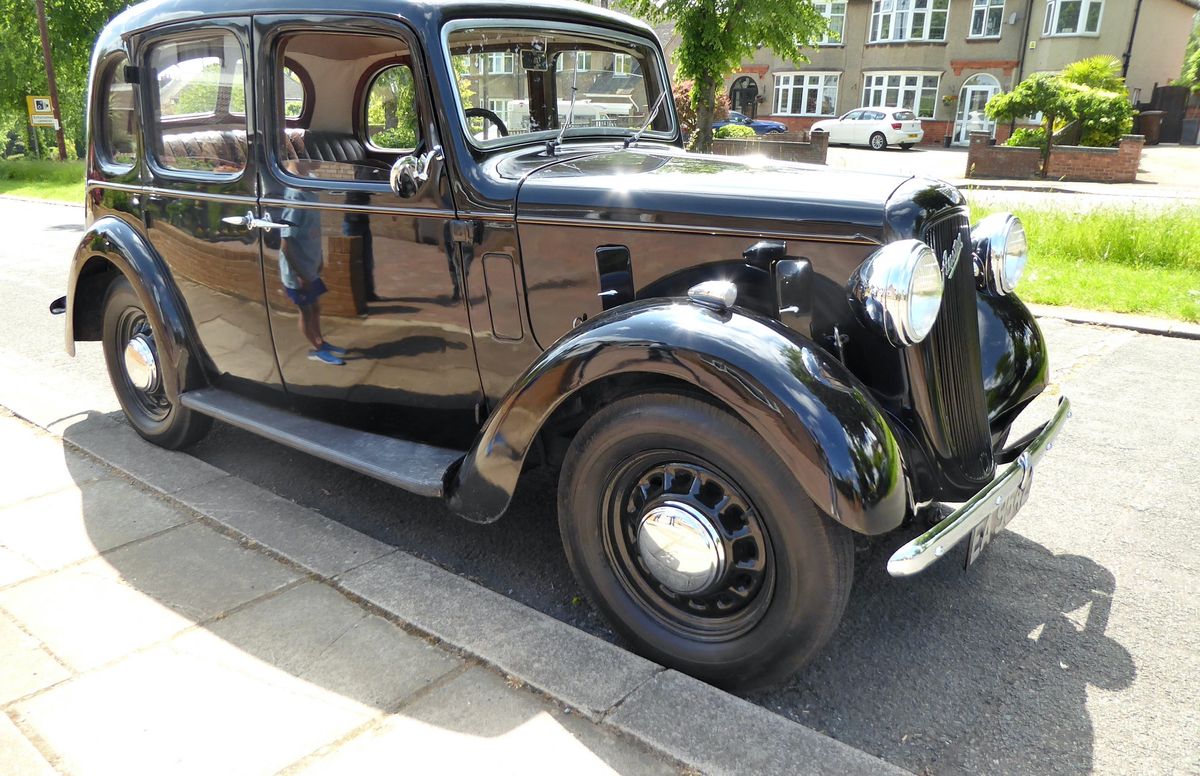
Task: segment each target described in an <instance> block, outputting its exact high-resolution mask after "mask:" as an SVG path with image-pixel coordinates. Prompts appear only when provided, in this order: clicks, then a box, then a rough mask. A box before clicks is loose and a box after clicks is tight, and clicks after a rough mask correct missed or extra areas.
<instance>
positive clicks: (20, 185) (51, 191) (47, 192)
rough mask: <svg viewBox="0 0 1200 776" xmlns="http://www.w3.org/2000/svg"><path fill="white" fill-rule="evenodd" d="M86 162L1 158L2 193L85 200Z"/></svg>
mask: <svg viewBox="0 0 1200 776" xmlns="http://www.w3.org/2000/svg"><path fill="white" fill-rule="evenodd" d="M83 166H84V165H83V162H81V161H76V162H50V161H41V160H36V159H34V160H24V159H20V160H0V194H11V195H12V196H14V197H33V198H35V199H55V200H59V201H61V202H72V203H75V204H82V203H83V190H84V186H83Z"/></svg>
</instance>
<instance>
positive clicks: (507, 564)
mask: <svg viewBox="0 0 1200 776" xmlns="http://www.w3.org/2000/svg"><path fill="white" fill-rule="evenodd" d="M864 153H869V152H864ZM925 153H930V152H916V151H914V152H911V155H912V157H913V158H918V157H921V156H924V155H925ZM933 153H941V152H940V151H939V152H933ZM951 153H953V152H951ZM893 155H894V156H900V154H872V156H873V157H874V156H879V157H883V158H887V157H890V156H893ZM905 156H908V155H905ZM80 217H81V212H80V210H79V209H77V208H70V207H64V206H58V205H41V204H25V203H20V202H15V201H12V200H0V230H3V233H4V234H5V235H6V236H7V239H6V240H5V241H4V242H3V243H2V244H0V260H2V261H3V262H4V266H5V267H6V268H7V270H8V272H7V275H6V283H5V285H4V288H3V290H0V327H2V330H3V331H4V332H6V335H5V337H4V339H3V340H0V375H2V377H0V404H3V403H4V399H5V396H6V395H10V394H11V393H13V392H20V391H27V390H30V389H29V382H28V381H27V380H26V378H27V377H29V378H32V377H33V376H37V377H38V379H39V380H54V381H55V383H56V384H57V385H58V386H60V390H61V391H62V392H64V393H68V394H70V395H72V396H77V397H78V401H79V402H81V406H85V407H88V408H90V409H91V410H92V411H95V412H106V413H107V412H113V411H115V410H116V402H115V399H114V398H113V395H112V393H111V391H110V389H109V387H108V382H107V376H106V374H105V370H104V366H103V361H102V357H101V354H100V351H99V348H98V347H97V346H96V345H95V344H94V343H88V344H85V345H82V346H81V347H80V353H79V357H78V358H76V359H73V360H72V359H69V358H67V357H66V356H65V355H64V354H63V352H62V328H61V322H60V321H58V320H56V319H54V318H51V317H50V316H49V315H48V314H47V313H46V304H47V303H48V302H49V300H50V299H52V298H53V297H55V296H58V295H60V294H61V293H62V284H63V282H64V275H65V270H66V264H67V261H68V259H69V256H70V254H71V251H72V248H73V246H74V244H75V243H76V242H77V240H78V238H79V232H80V228H79V219H80ZM1043 326H1044V329H1045V333H1046V336H1047V338H1048V340H1049V342H1050V347H1051V354H1052V367H1053V378H1054V380H1055V382H1056V387H1055V389H1054V390H1055V392H1059V391H1061V392H1064V393H1068V394H1069V395H1070V396H1071V398H1072V400H1073V401H1074V403H1075V417H1074V419H1073V420H1072V421H1071V423H1070V424H1069V425H1068V427H1067V428H1066V430H1065V431H1064V433H1063V435H1062V437H1061V438H1060V441H1059V443H1058V444H1056V446H1055V448H1054V450H1053V451H1052V453H1051V454H1050V455H1049V456H1048V457H1047V458H1046V459H1045V462H1044V464H1043V466H1042V467H1041V468H1040V469H1039V470H1038V474H1037V480H1036V482H1037V485H1036V487H1035V488H1034V494H1033V498H1032V500H1031V501H1030V502H1029V504H1028V506H1027V507H1026V508H1025V510H1024V511H1023V512H1022V513H1021V514H1020V516H1019V517H1018V518H1017V519H1016V520H1015V521H1014V522H1013V524H1012V525H1011V526H1010V530H1009V531H1007V532H1005V533H1004V534H1002V535H1001V536H1000V537H998V539H997V540H996V541H995V542H994V543H993V544H992V545H991V546H990V547H989V548H988V551H987V556H986V557H985V558H983V559H982V560H981V561H980V563H979V564H977V565H976V566H974V567H972V569H971V570H970V571H969V572H964V571H963V570H962V568H961V557H957V556H955V557H950V558H947V559H946V560H945V561H944V562H943V563H941V564H940V565H939V566H936V567H934V568H933V569H931V571H930V572H929V573H927V574H925V575H922V576H919V577H917V578H914V579H911V580H907V581H895V580H892V579H890V578H889V577H887V575H886V574H885V573H884V572H883V562H884V559H885V558H886V557H887V555H888V553H889V551H890V550H891V549H893V548H894V547H895V546H896V545H897V544H898V540H893V541H889V542H886V543H884V544H882V545H875V546H864V547H863V548H862V549H861V550H860V552H859V556H858V560H857V564H856V574H857V579H856V582H855V588H854V591H853V594H852V597H851V601H850V605H849V608H848V612H847V617H846V620H845V622H844V623H843V625H842V627H841V628H840V630H839V631H838V633H837V635H836V636H835V638H834V640H833V642H832V643H831V645H830V646H829V648H828V649H826V650H825V652H824V653H823V654H822V655H821V656H820V657H819V659H818V660H817V661H816V662H815V663H814V664H813V665H811V666H810V667H808V668H807V669H806V670H805V671H803V672H802V673H800V674H799V675H797V676H796V677H795V678H794V679H793V680H792V681H791V682H789V683H788V684H787V685H786V686H783V687H780V688H777V689H776V690H774V691H772V692H769V693H763V694H760V695H755V696H752V697H751V700H752V701H754V702H755V703H758V704H760V705H762V706H764V707H765V708H767V709H770V710H772V711H774V712H777V713H779V714H782V715H784V716H786V717H789V718H791V719H794V720H796V721H799V722H801V723H803V724H805V725H808V726H810V727H813V728H815V729H817V730H820V731H822V732H825V733H828V734H829V735H831V736H833V737H834V738H837V739H839V740H841V741H843V742H845V743H848V744H850V745H852V746H855V747H858V748H860V749H863V750H865V751H867V752H870V753H872V754H875V755H878V756H880V757H883V758H884V759H886V760H889V761H891V762H893V763H895V764H897V765H900V766H902V767H904V768H907V769H909V770H912V771H914V772H918V773H937V774H943V773H945V774H957V773H979V772H983V773H989V774H1001V773H1014V774H1015V773H1022V774H1025V773H1038V774H1052V773H1072V774H1075V773H1090V772H1095V773H1106V774H1127V773H1172V772H1175V773H1192V772H1197V771H1200V710H1198V709H1197V706H1196V702H1195V699H1196V698H1197V697H1200V585H1198V584H1197V582H1196V579H1197V574H1198V573H1200V550H1198V549H1197V542H1196V541H1195V530H1194V520H1193V514H1194V509H1195V507H1194V503H1195V493H1196V491H1197V489H1198V487H1200V477H1198V475H1197V470H1196V460H1197V459H1196V450H1197V449H1200V403H1198V402H1196V400H1195V397H1196V385H1197V384H1198V383H1200V342H1190V341H1184V340H1175V339H1167V338H1161V337H1154V336H1148V335H1142V334H1136V333H1133V332H1127V331H1119V330H1111V329H1101V328H1095V327H1088V326H1077V325H1072V324H1067V323H1062V322H1056V321H1049V320H1047V321H1044V323H1043ZM1052 400H1053V398H1052V397H1047V401H1052ZM192 453H193V454H194V455H195V456H196V457H198V458H200V459H202V460H204V461H207V462H209V463H211V464H214V465H216V466H218V467H220V468H222V469H225V470H226V471H230V472H234V473H236V474H238V475H239V476H241V477H243V478H244V479H246V480H249V481H251V482H254V483H256V484H259V485H261V486H262V487H265V488H267V489H268V490H271V491H274V492H275V493H277V494H279V495H281V496H283V497H285V498H287V499H289V500H291V501H294V502H296V503H298V504H301V505H303V506H306V507H309V508H312V509H314V510H317V511H319V512H320V513H322V514H324V515H325V516H327V517H329V518H332V519H334V520H337V521H339V522H342V523H344V524H345V525H348V526H350V527H353V528H355V529H357V530H359V531H362V532H364V533H366V534H369V535H370V536H372V537H374V538H376V539H378V540H381V541H384V542H387V543H389V544H392V545H394V546H397V547H400V548H402V549H404V550H406V551H407V552H409V553H412V554H414V555H417V556H420V557H423V558H425V559H427V560H431V561H433V562H434V563H436V564H438V565H441V566H443V567H445V568H447V569H449V570H451V571H453V572H455V573H457V574H459V575H462V576H465V577H468V578H470V579H472V580H475V581H477V582H479V583H481V584H483V585H485V586H487V587H489V588H491V589H493V590H495V591H497V592H500V593H502V594H504V595H507V596H509V597H511V598H514V599H516V600H518V601H521V602H523V603H525V604H527V605H529V606H531V607H533V608H536V609H539V610H541V611H543V612H546V613H548V614H550V615H551V616H554V617H557V618H559V619H561V620H564V621H567V622H569V623H571V624H573V625H575V626H577V627H579V628H582V629H584V630H586V631H589V632H592V633H594V634H596V635H599V636H600V637H602V638H605V639H609V640H614V639H615V637H614V636H613V634H612V633H611V632H610V631H609V630H608V629H607V627H606V626H605V624H604V623H603V621H601V620H600V618H599V617H598V616H597V615H596V613H595V612H594V611H592V610H591V608H590V607H589V606H588V605H587V604H586V603H585V602H584V601H583V600H582V599H581V597H580V594H579V590H578V588H577V587H576V585H575V582H574V580H573V579H572V578H571V576H570V573H569V570H568V569H567V566H566V563H565V561H564V559H563V556H562V551H561V548H560V546H559V542H558V533H557V524H556V520H555V516H554V507H553V498H552V490H551V489H552V485H553V482H552V480H550V479H549V478H548V477H547V476H545V475H544V474H540V473H535V474H534V475H533V476H531V477H529V478H527V480H526V481H525V482H524V484H523V485H522V488H521V489H520V491H519V493H518V496H517V498H516V500H515V502H514V505H513V508H512V510H511V511H510V513H509V514H508V515H507V516H506V517H505V519H504V520H502V521H500V522H499V523H497V524H494V525H491V526H480V525H474V524H470V523H467V522H465V521H461V520H458V519H456V518H454V517H452V516H451V515H450V514H449V513H448V512H447V511H446V510H445V509H444V508H442V506H441V505H440V504H439V503H438V502H435V501H431V500H426V499H421V498H417V497H414V496H409V495H407V494H405V493H403V492H400V491H397V490H394V489H392V488H389V487H387V486H384V485H382V484H380V483H377V482H375V481H372V480H369V479H366V478H364V477H362V476H359V475H356V474H354V473H352V472H348V471H345V470H341V469H337V468H335V467H330V466H329V465H328V464H325V463H322V462H320V461H317V460H315V459H312V458H309V457H307V456H305V455H303V454H300V453H297V452H294V451H291V450H288V449H285V448H282V447H279V446H278V445H275V444H273V443H270V442H266V441H264V440H262V439H259V438H256V437H253V436H250V435H249V434H246V433H244V432H241V431H238V430H236V429H232V428H229V427H225V426H220V425H218V427H217V428H216V429H215V432H214V433H213V434H212V435H210V437H209V438H207V439H206V440H205V441H204V442H203V443H201V444H200V445H198V446H197V447H196V448H195V449H194V450H193V451H192ZM709 733H711V734H712V735H737V731H709Z"/></svg>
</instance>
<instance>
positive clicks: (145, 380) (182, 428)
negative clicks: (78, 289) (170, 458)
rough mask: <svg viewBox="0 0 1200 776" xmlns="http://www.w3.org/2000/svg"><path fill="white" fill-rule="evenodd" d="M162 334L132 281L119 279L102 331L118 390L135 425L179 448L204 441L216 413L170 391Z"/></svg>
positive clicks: (112, 287) (106, 307)
mask: <svg viewBox="0 0 1200 776" xmlns="http://www.w3.org/2000/svg"><path fill="white" fill-rule="evenodd" d="M158 336H159V335H158V333H157V332H155V331H154V328H153V326H152V325H151V323H150V318H149V316H148V315H146V310H145V308H144V306H143V305H142V302H141V300H140V299H139V298H138V295H137V293H136V292H135V291H134V290H133V286H132V285H130V283H129V281H128V280H127V279H126V278H125V277H123V276H122V277H120V278H117V279H116V280H114V281H113V282H112V284H110V285H109V287H108V293H107V295H106V296H105V299H104V322H103V331H102V340H103V345H104V360H105V362H106V364H107V365H108V376H109V379H110V380H112V386H113V391H114V392H115V393H116V394H117V401H119V402H120V403H121V409H122V410H123V411H124V412H125V417H126V418H127V419H128V420H129V425H131V426H133V428H134V430H135V431H137V432H138V433H139V434H140V435H141V436H142V437H144V438H145V439H146V440H148V441H150V442H153V443H154V444H156V445H159V446H160V447H166V448H169V449H171V450H178V449H180V448H183V447H187V446H188V445H192V444H195V443H196V442H198V441H200V439H201V438H203V437H204V435H205V434H207V433H208V430H209V428H211V427H212V419H211V418H209V417H207V416H205V415H200V414H198V413H196V412H193V411H192V410H189V409H188V408H186V407H184V406H182V405H180V404H179V403H178V401H177V400H176V401H173V400H172V399H171V398H170V397H169V396H168V395H167V391H166V387H165V385H164V381H163V369H164V368H165V365H164V364H163V363H162V361H161V359H160V358H159V351H158V345H157V338H158Z"/></svg>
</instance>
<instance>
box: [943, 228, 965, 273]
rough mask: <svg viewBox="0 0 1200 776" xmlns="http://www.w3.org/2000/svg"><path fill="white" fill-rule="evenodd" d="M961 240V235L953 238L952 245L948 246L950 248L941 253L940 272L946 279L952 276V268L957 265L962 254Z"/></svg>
mask: <svg viewBox="0 0 1200 776" xmlns="http://www.w3.org/2000/svg"><path fill="white" fill-rule="evenodd" d="M962 250H963V241H962V235H961V234H960V235H959V236H958V237H955V238H954V245H952V246H950V250H948V251H946V252H944V253H943V254H942V274H943V275H945V276H946V279H947V280H949V279H950V278H952V277H954V270H955V269H956V268H957V267H958V259H959V257H960V256H962Z"/></svg>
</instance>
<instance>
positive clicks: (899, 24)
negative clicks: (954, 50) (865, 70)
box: [870, 0, 950, 43]
mask: <svg viewBox="0 0 1200 776" xmlns="http://www.w3.org/2000/svg"><path fill="white" fill-rule="evenodd" d="M949 15H950V0H874V2H873V3H872V4H871V40H870V42H871V43H897V42H903V41H922V40H925V41H944V40H945V39H946V22H947V17H948V16H949Z"/></svg>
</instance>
